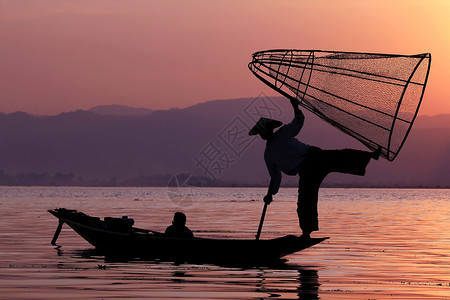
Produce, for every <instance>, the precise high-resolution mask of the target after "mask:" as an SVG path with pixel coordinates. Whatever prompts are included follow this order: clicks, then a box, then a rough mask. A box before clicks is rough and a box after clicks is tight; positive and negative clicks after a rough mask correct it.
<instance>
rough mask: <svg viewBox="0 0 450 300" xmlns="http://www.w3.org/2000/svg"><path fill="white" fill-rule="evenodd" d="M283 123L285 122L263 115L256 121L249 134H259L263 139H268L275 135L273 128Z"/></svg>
mask: <svg viewBox="0 0 450 300" xmlns="http://www.w3.org/2000/svg"><path fill="white" fill-rule="evenodd" d="M281 125H283V123H282V122H280V121H277V120H273V119H269V118H263V117H262V118H260V119H259V120H258V122H256V124H255V126H253V128H252V129H250V131H249V132H248V135H257V134H259V135H260V136H261V138H262V139H263V140H268V139H269V138H270V137H271V136H272V135H273V130H274V129H275V128H277V127H279V126H281Z"/></svg>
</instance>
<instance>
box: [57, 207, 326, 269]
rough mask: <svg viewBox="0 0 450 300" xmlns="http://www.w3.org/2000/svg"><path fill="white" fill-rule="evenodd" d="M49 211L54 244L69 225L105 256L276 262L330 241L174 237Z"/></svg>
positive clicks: (129, 223)
mask: <svg viewBox="0 0 450 300" xmlns="http://www.w3.org/2000/svg"><path fill="white" fill-rule="evenodd" d="M49 212H50V213H51V214H52V215H54V216H55V217H56V218H58V219H59V226H58V228H57V230H56V232H55V235H54V237H53V240H52V244H53V245H56V240H57V238H58V235H59V233H60V231H61V228H62V226H63V224H64V223H65V224H67V225H69V226H70V227H71V228H72V229H73V230H74V231H75V232H77V233H78V234H79V235H80V236H81V237H82V238H84V239H85V240H86V241H87V242H89V243H90V244H91V245H93V246H95V248H96V250H100V251H102V252H104V253H105V255H114V256H115V257H117V256H123V257H133V258H156V259H161V260H170V261H172V260H175V261H182V262H193V263H210V262H211V263H215V262H225V263H226V262H230V263H254V262H275V261H277V260H280V258H282V257H284V256H286V255H289V254H292V253H295V252H298V251H301V250H303V249H306V248H309V247H311V246H314V245H316V244H318V243H320V242H322V241H324V240H326V239H328V238H310V239H303V238H299V237H297V236H293V235H287V236H283V237H279V238H275V239H267V240H264V239H262V240H255V239H212V238H199V237H195V238H171V237H166V236H165V235H164V234H163V233H160V232H156V231H152V230H145V229H140V228H136V227H134V226H133V225H134V221H133V220H132V219H130V218H127V217H122V218H104V220H101V219H100V218H98V217H91V216H88V215H86V214H84V213H82V212H79V211H76V210H68V209H64V208H57V209H53V210H49Z"/></svg>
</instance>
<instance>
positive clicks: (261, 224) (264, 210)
mask: <svg viewBox="0 0 450 300" xmlns="http://www.w3.org/2000/svg"><path fill="white" fill-rule="evenodd" d="M266 210H267V203H265V202H264V208H263V211H262V215H261V220H260V221H259V227H258V233H257V234H256V240H259V236H260V235H261V229H262V227H263V223H264V217H265V216H266Z"/></svg>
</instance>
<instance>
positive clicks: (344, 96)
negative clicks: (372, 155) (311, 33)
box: [249, 50, 431, 161]
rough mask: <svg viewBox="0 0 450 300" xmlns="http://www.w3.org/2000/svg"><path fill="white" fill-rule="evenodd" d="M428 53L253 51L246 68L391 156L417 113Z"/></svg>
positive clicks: (373, 147)
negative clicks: (251, 58)
mask: <svg viewBox="0 0 450 300" xmlns="http://www.w3.org/2000/svg"><path fill="white" fill-rule="evenodd" d="M430 62H431V55H430V54H429V53H425V54H418V55H409V56H407V55H389V54H368V53H354V52H335V51H318V50H314V51H313V50H269V51H260V52H256V53H254V54H253V60H252V61H251V62H250V64H249V68H250V70H251V71H252V72H253V73H254V74H255V75H256V76H257V77H258V78H259V79H261V80H262V81H263V82H264V83H266V84H267V85H269V86H270V87H272V88H273V89H275V90H276V91H278V92H280V93H281V94H282V95H284V96H286V97H288V98H291V99H297V100H299V101H300V105H302V106H303V107H305V108H306V109H308V110H310V111H311V112H313V113H314V114H316V115H318V116H319V117H320V118H322V119H323V120H325V121H327V122H329V123H330V124H332V125H333V126H335V127H336V128H338V129H340V130H341V131H343V132H345V133H347V134H349V135H351V136H353V137H355V138H356V139H358V140H359V141H361V142H362V143H363V144H365V145H366V146H367V147H368V148H370V149H372V150H376V149H378V148H381V156H382V157H384V158H386V159H388V160H390V161H392V160H394V159H395V157H396V156H397V154H398V152H399V151H400V149H401V147H402V145H403V143H404V141H405V139H406V137H407V135H408V133H409V130H410V129H411V126H412V124H413V122H414V119H415V117H416V115H417V111H418V109H419V106H420V103H421V101H422V97H423V93H424V90H425V86H426V83H427V78H428V73H429V69H430Z"/></svg>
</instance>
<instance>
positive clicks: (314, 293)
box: [298, 269, 320, 299]
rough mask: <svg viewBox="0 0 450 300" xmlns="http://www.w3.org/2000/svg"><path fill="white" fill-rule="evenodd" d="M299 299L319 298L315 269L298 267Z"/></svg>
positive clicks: (317, 273)
mask: <svg viewBox="0 0 450 300" xmlns="http://www.w3.org/2000/svg"><path fill="white" fill-rule="evenodd" d="M298 273H299V280H298V281H299V283H300V285H299V288H298V298H299V299H319V287H320V283H319V272H317V270H315V269H299V270H298Z"/></svg>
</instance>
